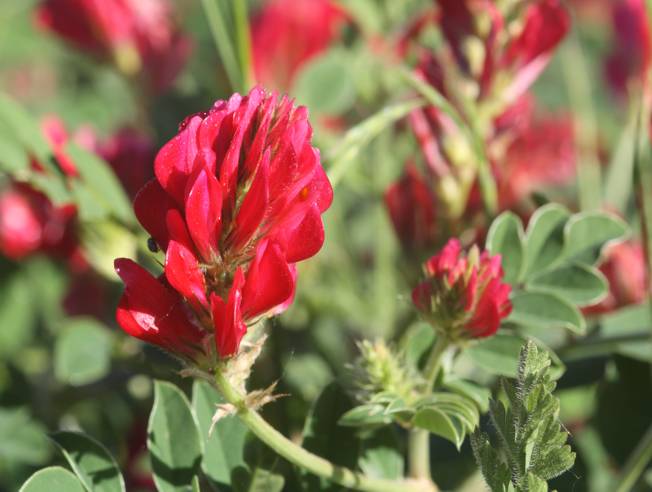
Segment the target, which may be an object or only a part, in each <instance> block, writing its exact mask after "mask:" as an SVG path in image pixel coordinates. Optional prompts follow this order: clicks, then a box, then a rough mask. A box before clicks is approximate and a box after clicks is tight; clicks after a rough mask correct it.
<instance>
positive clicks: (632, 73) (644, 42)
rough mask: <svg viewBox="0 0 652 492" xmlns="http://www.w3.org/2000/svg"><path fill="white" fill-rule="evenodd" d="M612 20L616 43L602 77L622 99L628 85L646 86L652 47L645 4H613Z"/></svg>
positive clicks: (627, 0)
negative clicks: (636, 83)
mask: <svg viewBox="0 0 652 492" xmlns="http://www.w3.org/2000/svg"><path fill="white" fill-rule="evenodd" d="M611 19H612V24H613V30H614V36H615V42H614V43H613V51H612V53H611V54H610V55H609V57H608V58H607V60H606V62H605V73H606V77H607V81H608V82H609V85H610V86H611V88H612V89H613V90H614V91H615V92H616V93H617V94H618V95H621V96H623V95H625V94H626V92H627V88H628V87H627V86H628V85H629V84H630V82H631V81H633V80H636V81H638V83H639V84H644V83H645V79H646V75H647V71H648V69H649V67H650V56H651V55H652V53H651V50H652V46H651V44H650V43H651V39H650V25H649V22H648V17H647V11H646V7H645V1H644V0H614V1H613V2H612V3H611Z"/></svg>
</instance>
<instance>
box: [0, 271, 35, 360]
mask: <svg viewBox="0 0 652 492" xmlns="http://www.w3.org/2000/svg"><path fill="white" fill-rule="evenodd" d="M2 277H3V278H2V280H0V289H1V291H2V296H0V327H2V329H0V358H11V357H13V356H15V355H16V353H17V351H18V350H19V349H20V348H22V347H23V346H25V345H26V344H27V343H28V342H29V341H30V340H31V339H32V335H33V332H34V323H35V321H36V311H35V310H34V308H33V303H34V298H33V296H32V287H31V286H30V283H29V281H28V279H27V278H26V276H25V275H24V274H23V272H21V271H14V272H11V273H4V274H3V276H2Z"/></svg>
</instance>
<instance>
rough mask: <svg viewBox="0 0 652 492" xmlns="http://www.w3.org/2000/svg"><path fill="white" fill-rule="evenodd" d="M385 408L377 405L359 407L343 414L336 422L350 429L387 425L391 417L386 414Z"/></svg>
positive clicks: (370, 404)
mask: <svg viewBox="0 0 652 492" xmlns="http://www.w3.org/2000/svg"><path fill="white" fill-rule="evenodd" d="M386 408H387V407H386V406H385V405H381V404H379V403H367V404H365V405H359V406H357V407H354V408H352V409H351V410H349V411H347V412H345V413H344V414H343V415H342V416H341V417H340V419H339V420H338V424H339V425H343V426H350V427H363V426H368V425H371V426H373V425H383V424H389V423H390V422H391V421H392V416H391V414H389V413H387V412H386Z"/></svg>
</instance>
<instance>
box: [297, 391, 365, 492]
mask: <svg viewBox="0 0 652 492" xmlns="http://www.w3.org/2000/svg"><path fill="white" fill-rule="evenodd" d="M351 406H352V402H351V399H350V397H349V396H348V395H347V394H346V392H345V391H344V390H343V389H342V388H341V387H340V386H339V385H338V384H337V383H331V384H329V385H328V386H326V388H324V390H323V391H322V393H321V395H319V398H317V400H315V402H314V404H313V406H312V408H311V409H310V413H309V414H308V417H307V418H306V423H305V425H304V429H303V447H304V448H305V449H306V450H308V451H310V452H312V453H314V454H316V455H318V456H322V457H323V458H325V459H327V460H330V461H332V462H333V463H335V464H336V465H340V466H346V467H349V468H351V467H355V466H356V464H357V462H358V454H359V450H360V442H359V439H358V438H357V437H356V436H355V433H353V432H351V429H349V428H347V427H343V426H341V425H339V424H338V421H339V420H340V418H341V417H342V415H344V413H345V412H347V411H348V410H349V409H350V408H351ZM304 480H305V483H306V485H307V487H308V490H322V488H324V489H326V490H331V489H330V488H327V487H328V485H326V484H324V482H323V481H321V480H320V479H319V478H317V477H315V476H312V475H306V476H305V477H304ZM332 490H341V489H340V488H339V487H337V486H333V487H332Z"/></svg>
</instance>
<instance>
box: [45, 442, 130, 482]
mask: <svg viewBox="0 0 652 492" xmlns="http://www.w3.org/2000/svg"><path fill="white" fill-rule="evenodd" d="M50 437H51V439H52V440H53V441H54V442H55V443H56V444H57V445H58V446H59V447H60V448H61V451H62V452H63V455H64V457H65V458H66V460H67V461H68V464H69V465H70V467H71V468H72V470H73V471H74V472H75V475H77V478H79V480H80V481H81V482H82V484H83V485H84V487H85V488H86V490H87V491H88V492H124V491H125V490H126V489H125V483H124V480H123V478H122V475H121V474H120V470H119V469H118V465H117V464H116V462H115V460H114V459H113V456H111V454H110V453H109V452H108V451H107V449H106V448H105V447H104V446H103V445H102V444H100V443H99V442H97V441H95V440H94V439H92V438H91V437H90V436H87V435H85V434H82V433H79V432H55V433H54V434H52V435H51V436H50Z"/></svg>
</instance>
